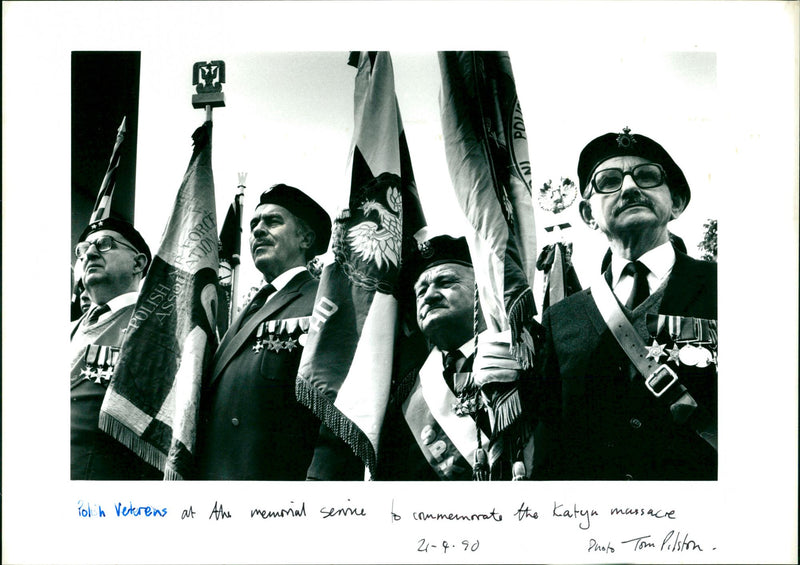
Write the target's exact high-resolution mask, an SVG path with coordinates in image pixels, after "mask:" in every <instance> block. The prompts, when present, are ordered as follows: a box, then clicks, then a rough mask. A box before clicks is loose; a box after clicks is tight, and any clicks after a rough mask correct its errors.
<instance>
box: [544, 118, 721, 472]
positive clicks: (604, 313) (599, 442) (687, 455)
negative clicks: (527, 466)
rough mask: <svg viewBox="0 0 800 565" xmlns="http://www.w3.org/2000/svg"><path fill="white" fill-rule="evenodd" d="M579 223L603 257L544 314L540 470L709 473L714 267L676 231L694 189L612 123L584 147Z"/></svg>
mask: <svg viewBox="0 0 800 565" xmlns="http://www.w3.org/2000/svg"><path fill="white" fill-rule="evenodd" d="M578 176H579V178H580V190H581V196H582V197H583V200H582V201H581V203H580V213H581V217H582V218H583V220H584V222H585V223H586V224H587V225H588V226H589V227H590V228H592V229H594V230H598V231H600V232H601V233H602V234H603V235H604V236H605V237H606V239H607V240H608V243H609V247H610V249H611V255H610V263H609V264H608V267H607V268H606V269H605V270H604V272H603V274H602V275H601V276H598V280H596V281H594V282H593V283H592V285H591V287H590V288H589V289H586V290H583V291H581V292H579V293H576V294H574V295H572V296H569V297H567V298H565V299H564V300H562V301H560V302H558V303H556V304H554V305H553V306H551V307H550V308H549V309H548V310H547V311H546V312H545V313H544V316H543V320H542V324H543V326H544V328H545V332H546V344H545V348H544V352H543V354H542V355H541V356H540V361H541V363H542V365H541V375H540V376H541V379H540V380H539V381H538V386H539V387H540V390H538V401H539V405H538V407H537V415H538V416H539V417H540V419H541V423H540V426H539V429H538V430H537V438H536V464H535V466H534V475H535V476H536V477H538V478H545V479H558V480H626V479H634V480H714V479H716V477H717V451H716V448H717V375H716V348H717V335H716V334H717V332H716V328H717V324H716V318H717V268H716V264H715V263H708V262H703V261H698V260H695V259H692V258H690V257H689V256H687V255H686V254H684V253H683V252H682V251H680V250H679V249H676V247H675V246H673V245H672V244H671V243H670V235H669V232H668V230H667V225H668V223H669V222H670V221H671V220H674V219H676V218H677V217H678V216H680V214H681V213H682V212H683V211H684V209H685V208H686V206H687V205H688V203H689V199H690V197H691V192H690V190H689V184H688V182H687V181H686V178H685V176H684V174H683V172H682V171H681V169H680V167H678V165H677V163H675V161H674V160H673V159H672V157H670V155H669V154H668V153H667V151H666V150H665V149H664V148H663V147H662V146H661V145H659V144H658V143H656V142H655V141H653V140H652V139H650V138H648V137H645V136H643V135H639V134H631V133H630V130H629V129H628V128H625V129H624V130H623V132H622V133H619V134H616V133H608V134H605V135H602V136H600V137H598V138H596V139H594V140H593V141H591V142H590V143H589V144H588V145H587V146H586V147H585V148H584V149H583V151H582V152H581V155H580V159H579V162H578Z"/></svg>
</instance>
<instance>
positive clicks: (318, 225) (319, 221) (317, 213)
mask: <svg viewBox="0 0 800 565" xmlns="http://www.w3.org/2000/svg"><path fill="white" fill-rule="evenodd" d="M262 204H277V205H278V206H283V207H284V208H286V209H287V210H289V211H290V212H291V213H292V214H294V215H295V216H297V217H298V218H300V219H301V220H303V221H304V222H306V223H307V224H308V225H309V227H311V229H312V230H314V235H315V236H316V237H315V238H314V245H313V246H312V247H311V249H309V251H310V252H311V253H312V254H313V255H321V254H323V253H325V252H326V251H327V250H328V242H329V241H330V240H331V217H330V216H329V215H328V213H327V212H326V211H325V210H324V209H323V208H322V206H320V205H319V204H317V203H316V202H315V201H314V200H313V199H312V198H311V197H310V196H308V195H307V194H306V193H305V192H303V191H302V190H300V189H297V188H294V187H293V186H288V185H286V184H276V185H274V186H272V187H271V188H269V189H268V190H265V191H264V192H263V193H262V194H261V198H260V199H259V201H258V206H261V205H262ZM258 206H257V207H258Z"/></svg>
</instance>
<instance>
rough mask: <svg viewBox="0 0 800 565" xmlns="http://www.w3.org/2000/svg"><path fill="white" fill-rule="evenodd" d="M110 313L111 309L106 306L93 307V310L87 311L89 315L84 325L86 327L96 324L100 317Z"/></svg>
mask: <svg viewBox="0 0 800 565" xmlns="http://www.w3.org/2000/svg"><path fill="white" fill-rule="evenodd" d="M110 311H111V308H109V306H108V304H100V305H99V306H95V307H94V308H92V309H91V310H89V314H87V315H86V325H87V326H93V325H95V324H96V323H97V320H98V319H100V316H102V315H103V314H105V313H106V312H110Z"/></svg>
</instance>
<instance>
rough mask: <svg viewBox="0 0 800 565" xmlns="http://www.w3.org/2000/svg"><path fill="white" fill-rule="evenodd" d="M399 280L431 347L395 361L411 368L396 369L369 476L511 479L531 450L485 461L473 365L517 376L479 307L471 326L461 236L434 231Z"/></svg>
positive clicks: (486, 414)
mask: <svg viewBox="0 0 800 565" xmlns="http://www.w3.org/2000/svg"><path fill="white" fill-rule="evenodd" d="M403 278H404V279H405V280H406V284H407V285H408V286H410V287H411V289H412V292H413V296H414V300H415V302H416V323H417V325H418V327H419V329H420V331H421V332H422V335H423V336H424V337H425V339H426V340H427V342H428V343H429V344H430V346H431V351H430V353H429V355H427V357H424V356H423V357H422V358H421V359H419V360H415V359H413V358H412V357H406V358H403V359H401V360H400V364H401V367H402V365H406V366H408V365H416V366H415V367H413V368H412V369H411V370H410V371H409V370H408V367H405V368H401V369H400V370H399V371H398V373H399V374H398V377H397V379H396V381H397V382H396V383H395V386H394V387H393V393H392V396H391V399H390V402H389V407H388V409H387V413H386V417H385V421H384V425H383V429H382V432H381V440H380V449H379V452H378V463H377V469H376V479H378V480H473V479H474V478H476V473H478V474H481V473H483V474H484V476H483V480H488V479H489V478H492V479H511V478H512V468H513V469H514V471H515V472H518V473H519V474H520V475H521V476H520V477H517V478H523V477H524V475H525V474H526V472H525V470H524V464H523V463H522V461H523V460H524V459H525V458H526V455H527V456H530V455H531V453H532V451H531V449H527V453H523V451H525V450H526V446H525V443H526V442H521V443H520V445H519V446H512V445H507V446H505V447H506V448H507V449H506V452H505V455H503V456H502V458H503V461H498V462H497V463H498V464H493V463H494V462H493V461H491V459H492V457H493V455H494V453H492V452H490V450H489V444H490V439H491V436H492V422H491V421H490V418H491V416H490V411H489V410H487V409H486V406H485V403H484V402H483V397H482V393H481V390H480V384H481V383H480V381H479V377H478V375H477V374H476V372H475V371H476V370H477V367H478V365H480V366H482V367H484V370H483V373H482V375H483V376H484V377H485V376H486V374H487V373H489V372H491V373H493V377H495V380H501V381H502V380H504V379H503V378H502V376H501V375H499V374H498V372H503V373H506V374H507V375H506V376H513V378H514V379H516V377H517V371H518V370H519V365H518V364H517V363H516V361H515V360H514V358H513V356H511V354H510V353H509V351H508V345H507V341H508V340H506V342H505V343H500V342H497V341H494V340H492V339H490V336H488V334H487V333H486V332H484V330H485V329H486V324H485V322H484V320H483V315H482V314H481V312H480V309H479V308H478V312H477V320H478V324H477V327H476V326H475V324H474V320H475V319H476V312H475V273H474V271H473V267H472V260H471V258H470V253H469V248H468V246H467V242H466V239H465V238H463V237H461V238H452V237H450V236H447V235H441V236H437V237H434V238H432V239H430V240H428V241H426V242H424V243H422V244H421V245H420V249H419V252H418V253H416V254H414V255H412V257H411V258H410V260H409V262H408V264H407V265H404V273H403ZM476 331H477V332H479V335H480V338H479V339H480V342H479V345H478V350H477V355H478V356H479V357H478V358H476V350H475V332H476ZM487 358H490V359H491V361H490V362H487V361H486V359H487ZM414 361H419V362H418V363H414ZM490 366H491V368H489V367H490ZM498 377H499V379H498ZM527 443H528V444H530V442H527ZM527 447H532V446H531V445H528V446H527ZM517 448H518V449H517ZM528 458H529V457H528ZM498 459H500V458H499V457H498ZM517 460H519V462H518V463H516V466H515V461H517ZM490 467H491V469H490ZM527 468H528V470H530V463H529V464H528V467H527ZM520 469H521V470H520Z"/></svg>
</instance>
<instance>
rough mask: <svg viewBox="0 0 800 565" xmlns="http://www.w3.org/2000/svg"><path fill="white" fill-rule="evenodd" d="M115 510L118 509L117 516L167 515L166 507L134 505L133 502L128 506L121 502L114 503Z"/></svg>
mask: <svg viewBox="0 0 800 565" xmlns="http://www.w3.org/2000/svg"><path fill="white" fill-rule="evenodd" d="M114 510H116V511H117V516H126V517H127V516H133V517H139V516H148V517H149V516H155V517H159V518H163V517H164V516H166V515H167V509H166V508H154V507H152V506H134V505H133V502H130V503H128V505H127V506H123V505H122V503H121V502H117V503H116V504H115V505H114Z"/></svg>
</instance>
